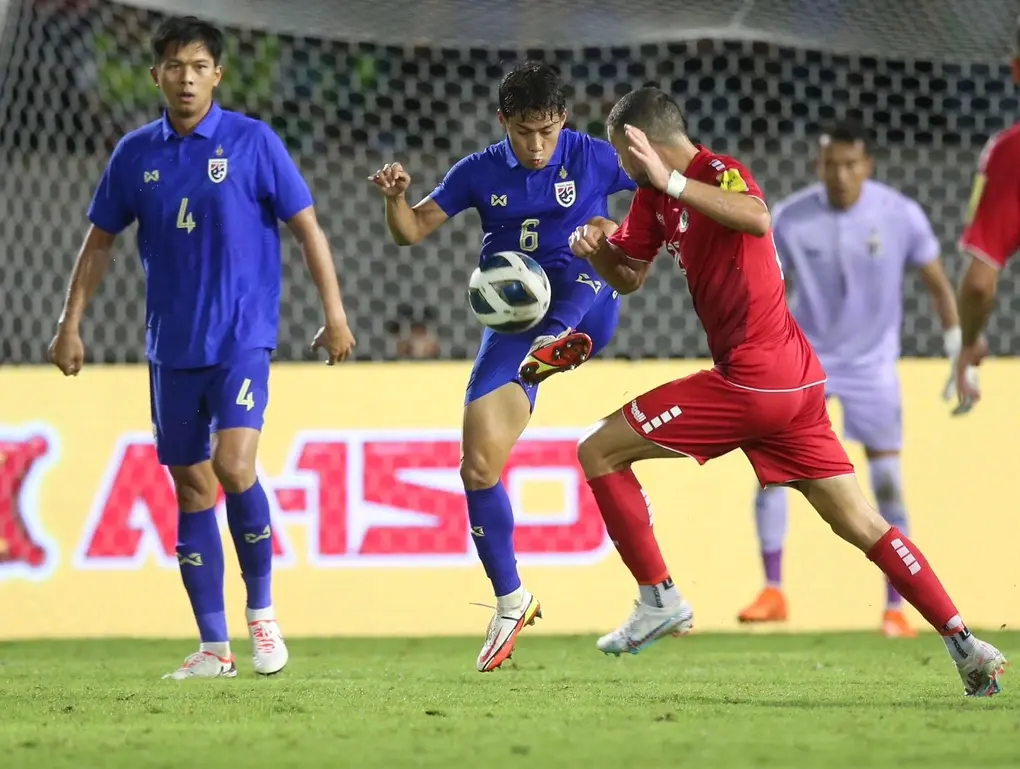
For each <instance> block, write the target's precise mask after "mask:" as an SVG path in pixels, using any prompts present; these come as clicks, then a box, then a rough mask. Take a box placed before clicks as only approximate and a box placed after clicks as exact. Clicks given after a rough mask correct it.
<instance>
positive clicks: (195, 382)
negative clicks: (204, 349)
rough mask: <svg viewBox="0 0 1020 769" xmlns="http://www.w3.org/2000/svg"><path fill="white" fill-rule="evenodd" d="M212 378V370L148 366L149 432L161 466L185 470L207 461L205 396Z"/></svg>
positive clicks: (208, 416) (207, 424)
mask: <svg viewBox="0 0 1020 769" xmlns="http://www.w3.org/2000/svg"><path fill="white" fill-rule="evenodd" d="M214 376H215V369H214V368H202V369H172V368H167V367H165V366H160V365H158V364H156V363H150V364H149V405H150V409H151V412H152V431H153V436H154V437H155V439H156V454H157V455H158V457H159V461H160V463H161V464H164V465H169V466H175V467H187V466H190V465H197V464H198V463H200V462H204V461H206V460H207V459H209V429H210V424H211V414H210V413H209V410H208V408H206V401H205V394H206V391H207V390H208V388H209V385H210V383H211V382H212V380H213V378H214Z"/></svg>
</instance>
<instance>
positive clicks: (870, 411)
mask: <svg viewBox="0 0 1020 769" xmlns="http://www.w3.org/2000/svg"><path fill="white" fill-rule="evenodd" d="M838 387H839V401H840V403H841V404H842V406H843V435H844V436H845V437H846V439H847V440H851V441H856V442H857V443H861V444H863V445H864V446H867V447H868V448H869V449H875V450H877V451H898V450H899V449H900V448H901V446H902V444H903V407H902V401H901V397H900V382H899V378H898V377H896V376H895V375H893V376H888V375H881V376H876V377H874V378H868V379H865V378H861V379H855V380H852V381H844V382H839V383H838Z"/></svg>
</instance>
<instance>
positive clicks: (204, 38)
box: [152, 16, 223, 66]
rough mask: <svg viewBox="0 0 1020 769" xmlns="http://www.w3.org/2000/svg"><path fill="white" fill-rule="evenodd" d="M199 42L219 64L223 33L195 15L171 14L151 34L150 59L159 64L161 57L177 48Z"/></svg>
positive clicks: (215, 62) (221, 53)
mask: <svg viewBox="0 0 1020 769" xmlns="http://www.w3.org/2000/svg"><path fill="white" fill-rule="evenodd" d="M195 43H201V44H202V45H203V46H204V47H205V49H206V50H207V51H208V52H209V55H210V56H212V58H213V64H216V65H219V63H220V58H221V57H222V56H223V33H222V32H221V31H220V29H219V28H218V27H216V26H214V25H212V24H210V23H209V22H207V21H202V20H201V19H199V18H197V17H195V16H171V17H169V18H167V19H165V20H164V21H163V23H162V24H160V25H159V29H157V30H156V34H154V35H153V36H152V60H153V63H154V64H155V65H157V66H158V65H159V63H160V62H161V61H163V58H164V57H165V56H166V55H167V54H168V53H171V52H173V51H176V50H177V49H178V48H181V47H183V46H187V45H193V44H195Z"/></svg>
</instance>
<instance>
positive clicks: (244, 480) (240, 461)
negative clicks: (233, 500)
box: [213, 449, 255, 494]
mask: <svg viewBox="0 0 1020 769" xmlns="http://www.w3.org/2000/svg"><path fill="white" fill-rule="evenodd" d="M213 472H214V473H216V478H217V480H219V482H220V485H221V486H223V490H224V491H225V492H227V493H228V494H240V493H241V492H242V491H247V490H248V489H249V488H251V487H252V485H254V483H255V463H254V462H253V461H251V460H250V459H249V458H248V457H246V456H244V455H243V454H241V453H240V452H235V451H230V450H229V449H221V450H218V451H217V452H216V453H215V454H214V455H213Z"/></svg>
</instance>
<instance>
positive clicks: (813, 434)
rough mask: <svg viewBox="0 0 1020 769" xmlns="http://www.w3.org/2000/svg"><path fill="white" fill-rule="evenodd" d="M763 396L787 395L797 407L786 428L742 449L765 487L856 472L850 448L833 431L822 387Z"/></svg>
mask: <svg viewBox="0 0 1020 769" xmlns="http://www.w3.org/2000/svg"><path fill="white" fill-rule="evenodd" d="M760 395H761V397H763V398H765V397H772V396H784V397H786V398H787V399H788V400H789V402H790V403H792V404H793V403H795V404H796V410H795V411H794V413H793V415H792V416H791V418H790V419H789V420H788V421H787V423H786V425H785V426H783V427H781V428H779V429H777V430H775V431H773V432H770V433H768V434H767V435H763V436H761V437H759V438H758V439H756V440H753V441H749V442H748V443H746V444H745V445H744V446H742V448H743V451H744V454H745V455H746V456H747V458H748V460H749V461H750V463H751V466H752V467H753V468H754V472H755V475H757V476H758V482H759V483H760V484H761V486H762V487H763V488H764V487H765V486H773V485H780V484H785V483H790V482H792V481H800V480H817V479H820V478H833V477H836V476H838V475H846V474H848V473H852V472H853V471H854V466H853V465H852V464H851V463H850V459H849V458H848V457H847V454H846V449H844V448H843V444H842V443H840V442H839V438H838V437H836V433H835V432H834V431H833V429H832V422H831V421H830V419H829V412H828V410H827V409H826V407H825V392H824V390H823V389H822V387H821V386H817V387H810V388H808V389H806V390H800V391H797V392H794V393H761V394H760Z"/></svg>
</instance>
